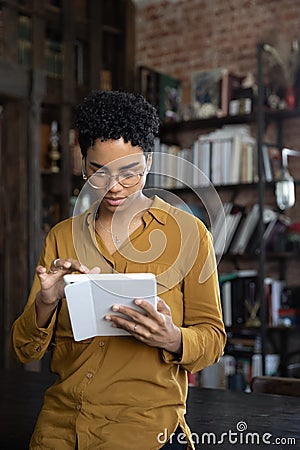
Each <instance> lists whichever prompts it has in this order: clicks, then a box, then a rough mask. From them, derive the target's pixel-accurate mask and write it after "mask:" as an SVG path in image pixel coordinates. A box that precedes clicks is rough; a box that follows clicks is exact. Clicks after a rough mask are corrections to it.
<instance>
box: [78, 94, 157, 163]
mask: <svg viewBox="0 0 300 450" xmlns="http://www.w3.org/2000/svg"><path fill="white" fill-rule="evenodd" d="M75 125H76V128H77V129H78V141H79V145H80V148H81V152H82V156H83V157H85V156H86V154H87V150H88V148H89V147H91V146H92V145H94V143H95V141H96V139H100V140H102V141H108V140H111V139H113V140H116V139H120V138H121V137H122V138H123V139H124V141H125V142H130V143H131V144H132V145H133V146H139V147H140V148H141V149H142V150H143V151H144V152H151V151H153V146H154V137H155V135H157V133H158V129H159V117H158V114H157V111H156V109H155V108H154V107H153V106H152V105H150V103H148V102H147V101H146V100H145V98H144V97H143V96H142V95H141V94H134V93H129V92H119V91H94V92H92V93H91V94H90V95H89V96H87V97H86V98H85V99H84V100H83V102H82V103H81V104H79V105H78V106H77V109H76V121H75Z"/></svg>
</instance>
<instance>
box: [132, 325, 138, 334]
mask: <svg viewBox="0 0 300 450" xmlns="http://www.w3.org/2000/svg"><path fill="white" fill-rule="evenodd" d="M136 329H137V324H136V323H135V324H134V327H133V330H132V331H133V333H135V332H136Z"/></svg>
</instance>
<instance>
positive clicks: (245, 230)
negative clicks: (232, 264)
mask: <svg viewBox="0 0 300 450" xmlns="http://www.w3.org/2000/svg"><path fill="white" fill-rule="evenodd" d="M258 220H259V205H258V204H255V205H253V207H252V209H251V211H250V212H249V213H248V214H247V216H246V217H245V219H244V220H243V223H242V224H241V227H240V229H239V231H238V233H237V236H236V238H235V240H234V243H233V244H232V246H231V248H230V253H232V254H243V253H244V252H245V250H246V248H247V246H248V244H249V241H250V239H251V236H252V235H253V233H254V230H255V228H256V226H257V224H258Z"/></svg>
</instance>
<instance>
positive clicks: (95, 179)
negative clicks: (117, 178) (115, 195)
mask: <svg viewBox="0 0 300 450" xmlns="http://www.w3.org/2000/svg"><path fill="white" fill-rule="evenodd" d="M109 181H110V175H108V174H107V173H103V172H95V173H94V174H93V175H92V176H91V177H89V179H88V182H89V184H90V185H91V186H92V187H93V188H96V189H101V188H105V187H106V186H107V185H108V184H109Z"/></svg>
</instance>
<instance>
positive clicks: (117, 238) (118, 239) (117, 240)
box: [98, 219, 121, 244]
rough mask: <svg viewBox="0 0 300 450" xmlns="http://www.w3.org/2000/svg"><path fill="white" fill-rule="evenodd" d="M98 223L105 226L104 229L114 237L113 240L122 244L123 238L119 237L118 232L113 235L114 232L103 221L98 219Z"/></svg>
mask: <svg viewBox="0 0 300 450" xmlns="http://www.w3.org/2000/svg"><path fill="white" fill-rule="evenodd" d="M98 223H99V225H100V227H101V228H103V230H104V231H106V232H107V233H109V234H110V235H111V237H112V238H113V241H114V242H115V243H116V244H120V242H121V239H120V238H119V236H118V235H117V234H115V235H113V233H112V232H111V231H110V230H109V229H108V228H106V227H105V226H104V225H103V223H102V222H101V220H100V219H98Z"/></svg>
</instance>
